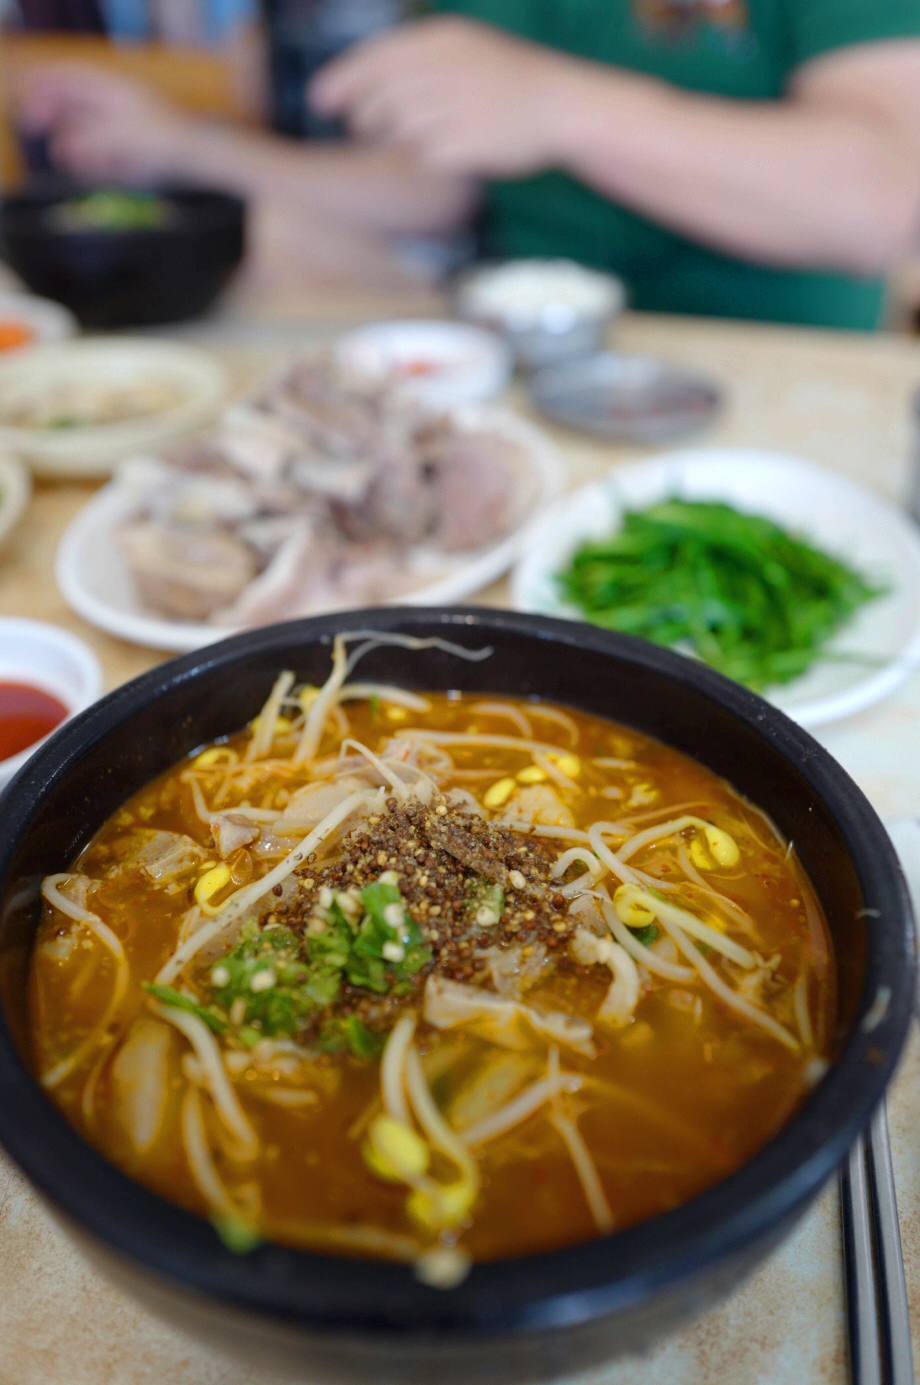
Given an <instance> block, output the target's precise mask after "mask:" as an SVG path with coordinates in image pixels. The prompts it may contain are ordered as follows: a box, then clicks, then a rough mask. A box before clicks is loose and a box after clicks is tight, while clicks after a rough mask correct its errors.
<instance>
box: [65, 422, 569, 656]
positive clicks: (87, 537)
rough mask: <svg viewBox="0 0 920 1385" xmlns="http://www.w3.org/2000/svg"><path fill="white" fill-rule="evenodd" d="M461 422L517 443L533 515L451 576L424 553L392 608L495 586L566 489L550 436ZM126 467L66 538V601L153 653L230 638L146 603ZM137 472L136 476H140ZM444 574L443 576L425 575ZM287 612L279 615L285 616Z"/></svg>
mask: <svg viewBox="0 0 920 1385" xmlns="http://www.w3.org/2000/svg"><path fill="white" fill-rule="evenodd" d="M451 416H452V417H453V418H454V419H455V420H456V421H457V422H458V423H459V424H460V425H461V426H463V425H464V424H465V425H466V426H468V427H471V428H473V427H477V428H478V427H481V428H488V429H489V430H491V431H494V432H497V433H501V434H502V435H503V436H504V437H507V438H509V439H510V440H511V441H514V442H517V443H518V444H519V445H520V447H521V450H522V453H523V456H524V458H525V464H526V467H527V470H528V473H529V476H530V478H531V479H532V482H533V489H534V502H533V505H532V506H531V509H530V513H529V515H528V517H527V518H526V519H525V520H524V522H523V523H522V524H520V525H519V526H518V528H517V529H515V530H513V531H512V532H511V533H510V534H508V535H506V537H505V538H503V539H502V540H501V541H500V542H499V543H496V544H492V545H490V546H489V547H487V548H481V549H477V550H475V551H473V552H470V553H468V554H466V555H460V556H457V557H455V558H453V559H452V560H451V563H450V567H449V569H448V571H447V573H446V575H445V572H444V558H443V556H442V555H436V554H433V553H431V552H428V553H426V552H425V551H424V550H422V549H419V550H417V556H418V561H417V563H416V564H415V567H416V570H417V572H418V578H419V585H418V587H417V588H416V590H415V591H413V592H409V593H405V594H403V595H402V596H400V597H398V598H394V602H393V604H396V605H411V606H427V605H442V604H447V603H450V602H453V601H462V600H463V599H464V598H465V597H468V596H471V595H472V594H473V592H476V591H479V590H480V589H481V588H482V587H486V586H488V585H489V583H490V582H494V581H495V579H496V578H497V577H500V576H501V574H502V573H503V572H505V571H506V570H507V569H508V568H509V567H510V566H511V564H512V563H513V562H514V561H515V559H516V558H517V557H518V556H519V554H520V553H522V552H523V551H524V549H525V548H527V547H528V546H529V543H530V535H531V534H532V532H533V531H534V529H535V527H536V526H537V525H539V523H540V521H541V517H542V514H543V512H544V510H545V508H546V507H547V506H548V505H549V503H550V502H551V501H552V500H553V499H554V498H555V497H556V496H557V495H558V494H559V491H560V490H561V488H562V467H561V464H560V462H559V459H558V456H557V454H556V450H555V448H554V446H553V444H552V443H551V442H550V441H549V439H548V438H547V437H546V435H545V434H544V433H543V432H541V431H540V429H539V428H536V427H535V426H534V425H533V424H531V423H528V422H527V421H526V420H525V419H522V418H519V417H518V416H517V415H516V414H513V413H511V412H509V411H507V410H503V409H484V408H477V407H475V406H473V405H466V406H462V407H458V408H456V409H452V410H451ZM132 471H133V469H132V468H130V467H127V468H125V469H124V472H123V473H122V474H121V475H120V476H118V477H116V479H115V480H114V481H112V482H111V483H110V484H109V485H107V486H103V488H102V489H101V490H100V491H97V493H96V494H95V495H94V496H93V498H92V500H90V501H89V502H88V503H87V504H86V505H84V507H83V509H82V510H81V511H80V512H79V514H77V516H76V517H75V518H74V520H73V521H72V522H71V524H70V526H69V527H68V529H67V530H66V532H65V534H64V536H63V538H62V539H61V543H60V546H59V548H58V551H57V558H56V561H55V575H56V577H57V582H58V586H59V588H60V590H61V594H62V595H63V597H64V599H65V601H67V603H68V604H69V605H70V606H71V607H72V608H73V609H74V610H75V611H76V612H77V614H78V615H81V616H83V618H84V619H85V620H88V621H90V622H91V624H93V625H96V626H98V627H99V628H100V629H102V630H107V631H108V632H109V633H110V634H112V635H118V636H119V637H120V638H121V639H125V640H130V641H132V642H133V643H134V644H142V645H146V646H147V647H148V648H151V649H168V650H171V651H173V652H177V653H178V652H185V651H187V650H192V649H198V648H200V647H201V646H202V645H205V644H211V643H213V641H214V640H222V639H225V638H226V636H227V635H232V634H234V633H235V632H234V631H233V630H232V629H230V628H228V627H226V626H217V625H208V624H204V623H197V622H192V621H178V620H167V619H164V618H163V617H160V616H157V615H154V614H151V613H150V612H149V611H147V610H145V609H144V607H143V606H142V605H141V603H140V602H139V600H138V598H137V596H136V594H135V591H134V587H133V584H132V581H131V577H130V575H129V573H128V571H127V569H126V567H125V565H124V563H123V562H122V559H121V557H120V555H119V553H118V551H117V548H116V544H115V539H114V534H115V531H116V529H117V528H118V526H119V525H120V524H121V523H123V522H124V521H125V520H126V519H128V518H129V517H130V516H131V515H132V514H134V513H135V512H136V511H137V508H138V506H139V505H140V504H141V503H142V501H143V498H144V489H143V486H145V485H149V482H143V479H142V477H139V478H138V480H139V481H140V485H139V484H138V482H136V481H134V480H132ZM135 475H137V473H135ZM426 569H427V573H428V574H433V573H434V572H437V576H433V575H426ZM283 618H284V612H283V611H279V612H278V619H279V620H281V619H283Z"/></svg>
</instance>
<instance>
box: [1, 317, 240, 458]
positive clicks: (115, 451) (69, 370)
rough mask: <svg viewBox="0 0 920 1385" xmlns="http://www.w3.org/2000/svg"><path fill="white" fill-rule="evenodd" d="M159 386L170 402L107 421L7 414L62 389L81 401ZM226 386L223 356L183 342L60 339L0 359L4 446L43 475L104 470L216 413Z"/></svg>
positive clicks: (43, 404) (64, 394) (48, 398)
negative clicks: (24, 420)
mask: <svg viewBox="0 0 920 1385" xmlns="http://www.w3.org/2000/svg"><path fill="white" fill-rule="evenodd" d="M147 386H153V387H155V388H157V389H160V388H161V387H162V388H163V389H165V390H166V391H167V393H168V394H169V395H170V396H171V398H170V402H169V403H167V404H166V405H165V406H164V407H162V408H158V409H156V410H155V411H152V412H150V413H146V414H143V415H140V416H138V417H133V418H125V419H120V420H117V421H112V422H106V423H80V422H75V423H73V424H72V425H69V426H63V425H61V424H58V425H57V426H51V427H42V426H38V427H32V426H18V425H14V424H6V423H3V421H2V420H3V417H4V415H5V414H8V413H12V412H13V411H14V410H16V409H19V408H20V407H22V406H23V405H24V404H25V405H27V406H28V407H33V406H34V407H36V408H43V407H47V406H48V403H49V401H51V400H53V399H54V391H55V390H57V391H58V392H59V393H60V394H61V396H62V397H68V398H78V399H79V400H80V402H81V406H85V404H86V401H87V399H89V398H91V397H92V395H93V393H94V392H95V393H96V394H98V395H99V396H100V398H102V397H103V396H104V395H106V392H109V394H111V393H112V392H117V391H119V390H132V389H142V388H146V387H147ZM226 391H227V376H226V372H225V370H224V368H223V366H222V365H221V364H220V362H219V361H217V360H215V359H214V357H213V356H211V355H209V354H208V353H207V352H206V351H201V350H199V349H198V348H197V347H194V346H188V345H186V344H185V343H184V342H171V341H159V340H154V339H148V338H144V337H91V338H83V339H80V340H78V341H69V342H55V343H51V344H49V345H46V346H35V347H33V348H32V349H31V350H29V351H15V352H11V353H10V354H9V355H8V356H3V357H0V447H2V448H4V449H5V450H6V451H8V452H12V453H14V454H15V455H16V456H19V457H22V458H23V460H25V461H27V462H28V463H29V465H30V466H31V467H32V470H33V471H34V472H35V473H36V474H37V475H40V476H53V477H73V476H106V475H108V474H109V473H110V472H111V470H112V468H113V466H114V464H115V463H116V462H118V461H120V460H121V458H122V457H125V456H127V455H128V454H129V453H132V452H137V451H140V450H143V449H148V448H153V447H158V446H162V445H163V444H165V443H167V442H170V441H171V440H172V439H174V438H177V437H180V436H181V435H182V434H183V433H187V432H190V431H191V430H192V429H193V428H197V427H200V426H201V425H203V424H205V423H207V422H209V421H210V420H211V419H212V418H214V417H215V415H216V414H217V411H218V409H219V407H220V405H221V403H222V402H223V399H224V395H225V394H226Z"/></svg>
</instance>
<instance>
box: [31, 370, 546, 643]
mask: <svg viewBox="0 0 920 1385" xmlns="http://www.w3.org/2000/svg"><path fill="white" fill-rule="evenodd" d="M561 484H562V467H561V464H560V462H559V459H558V457H557V455H556V452H555V449H554V447H553V445H552V443H551V442H550V441H549V439H548V438H547V437H546V435H545V434H544V433H542V432H541V431H540V429H539V428H537V427H535V426H534V425H533V424H530V423H528V422H527V421H526V420H525V419H522V418H520V417H519V416H517V415H516V414H513V413H511V412H510V411H508V410H503V409H493V408H486V407H482V406H478V405H461V406H455V407H452V408H449V409H434V410H433V409H431V408H426V407H424V406H422V405H420V404H419V403H417V402H412V401H407V400H406V399H405V397H402V396H400V395H399V393H398V392H395V391H392V390H388V389H387V388H385V387H380V386H374V387H369V386H368V385H367V384H366V383H359V382H355V381H354V380H352V379H349V378H348V377H346V376H344V375H343V374H342V372H341V369H340V368H339V367H338V366H337V365H336V364H335V362H334V361H332V360H331V359H330V358H328V357H313V358H309V359H306V360H298V361H293V362H290V361H288V362H285V363H284V364H283V365H281V366H280V367H278V368H277V369H276V370H275V371H273V372H272V374H271V375H270V376H269V377H268V378H267V379H265V380H264V381H263V382H262V383H261V384H260V385H259V386H258V387H257V388H256V389H255V390H253V391H252V393H251V394H250V395H249V396H248V397H247V398H246V399H244V400H242V401H240V402H238V403H235V404H233V405H231V406H230V407H229V408H227V409H226V410H225V411H224V413H223V415H222V416H221V419H220V421H219V423H218V424H217V425H216V426H215V427H214V428H212V429H211V430H209V431H208V432H207V433H205V434H202V435H200V436H199V437H197V438H195V439H192V440H190V441H186V442H184V443H180V444H178V445H176V446H174V447H173V448H172V449H171V450H170V451H168V452H166V453H164V454H163V455H161V456H157V457H153V456H139V457H135V458H132V459H130V460H129V461H126V462H125V463H123V465H122V466H121V468H120V469H119V471H118V473H117V474H116V476H115V478H114V479H113V480H112V482H110V483H109V484H108V485H106V486H104V487H103V488H102V490H100V491H98V492H97V493H96V495H95V496H94V497H93V499H92V500H90V501H89V503H88V504H87V505H86V506H84V508H83V509H82V510H81V511H80V513H79V514H78V515H77V516H76V518H75V519H74V520H73V522H72V523H71V525H70V527H69V528H68V530H67V531H66V533H65V534H64V537H63V539H62V540H61V544H60V547H59V549H58V554H57V562H56V575H57V580H58V584H59V586H60V589H61V592H62V594H63V596H64V598H65V599H66V601H67V602H68V604H69V605H70V606H71V607H72V608H73V609H74V610H75V611H76V612H77V613H78V614H79V615H81V616H83V617H84V618H85V619H86V620H88V621H90V622H91V623H92V624H94V625H96V626H98V627H99V628H101V629H103V630H107V631H108V632H109V633H111V634H114V635H118V636H119V637H121V638H122V639H126V640H130V641H132V642H134V643H136V644H142V645H146V646H148V647H150V648H154V649H164V650H170V651H174V652H181V651H186V650H191V649H197V648H199V647H201V646H202V645H205V644H208V643H211V642H212V641H214V640H218V639H222V638H224V637H225V636H226V635H229V634H232V633H234V632H235V631H238V630H242V629H249V628H252V627H254V626H258V625H265V624H269V623H271V622H273V621H277V620H286V619H292V618H295V617H297V616H304V615H315V614H318V613H320V612H321V611H330V610H348V609H354V608H356V607H360V606H370V605H380V604H381V603H386V602H401V603H408V604H413V605H426V604H440V603H446V602H452V601H459V600H462V599H463V598H465V597H467V596H470V595H471V594H472V593H473V592H475V591H478V590H479V589H481V588H482V587H484V586H487V585H488V584H489V583H490V582H492V581H494V580H495V579H496V578H497V577H499V576H500V575H501V573H502V572H504V571H505V570H506V569H507V568H508V567H509V566H510V565H511V563H513V562H514V561H515V559H516V558H517V557H518V555H519V553H520V552H521V551H522V550H523V548H524V547H525V546H526V543H527V540H528V535H529V534H530V532H531V529H532V526H533V525H534V523H535V522H536V521H537V519H538V518H539V516H540V515H541V514H542V513H543V512H544V510H545V507H546V506H547V504H548V503H549V502H550V501H551V500H552V499H553V497H554V496H555V495H557V494H558V493H559V490H560V489H561Z"/></svg>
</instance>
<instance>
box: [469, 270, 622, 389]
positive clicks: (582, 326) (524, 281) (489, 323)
mask: <svg viewBox="0 0 920 1385" xmlns="http://www.w3.org/2000/svg"><path fill="white" fill-rule="evenodd" d="M625 305H626V288H625V285H624V284H623V281H622V280H621V279H618V278H617V277H616V275H614V274H607V273H605V272H604V271H602V270H599V269H591V268H589V267H588V266H587V265H583V264H578V263H577V262H576V261H575V260H552V259H545V260H542V259H528V260H505V261H499V262H496V263H486V264H478V265H473V266H471V267H470V268H469V269H467V270H464V271H463V272H462V273H461V274H460V275H459V276H458V278H457V281H456V285H455V288H454V306H455V309H456V311H457V314H458V316H459V317H462V318H464V319H465V320H466V321H467V322H475V323H478V324H480V325H481V326H483V327H489V328H491V329H492V330H493V331H495V332H501V334H502V335H503V336H504V337H505V338H506V340H507V341H509V342H510V343H511V346H512V347H513V348H514V353H515V355H516V356H517V359H518V361H519V362H520V364H521V365H522V366H524V367H525V368H526V369H528V370H537V369H539V367H540V366H544V365H552V364H555V363H556V362H557V361H569V360H574V359H575V358H580V357H583V356H588V355H590V354H591V353H592V352H594V351H598V350H599V349H600V348H601V347H602V346H603V345H604V339H605V337H606V335H607V330H608V328H609V326H610V324H611V323H612V322H613V320H614V319H615V318H616V317H618V316H619V315H620V313H621V312H622V311H623V309H624V307H625Z"/></svg>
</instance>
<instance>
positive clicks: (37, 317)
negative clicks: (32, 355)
mask: <svg viewBox="0 0 920 1385" xmlns="http://www.w3.org/2000/svg"><path fill="white" fill-rule="evenodd" d="M5 322H21V323H22V324H23V326H25V327H29V328H31V330H32V334H33V335H32V339H31V340H30V341H27V342H23V344H22V345H21V346H7V347H5V348H4V349H3V350H2V351H0V359H2V358H3V357H5V356H6V354H7V352H10V353H11V354H12V353H13V352H17V351H28V350H29V348H30V347H32V346H38V345H39V343H40V342H45V341H63V340H64V338H65V337H74V336H76V334H77V331H78V330H79V328H78V324H77V319H76V318H75V317H74V315H73V313H72V312H69V311H68V309H67V308H65V307H64V306H63V305H62V304H60V303H52V301H51V299H50V298H38V297H37V296H36V295H35V294H34V293H0V324H2V323H5Z"/></svg>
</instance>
